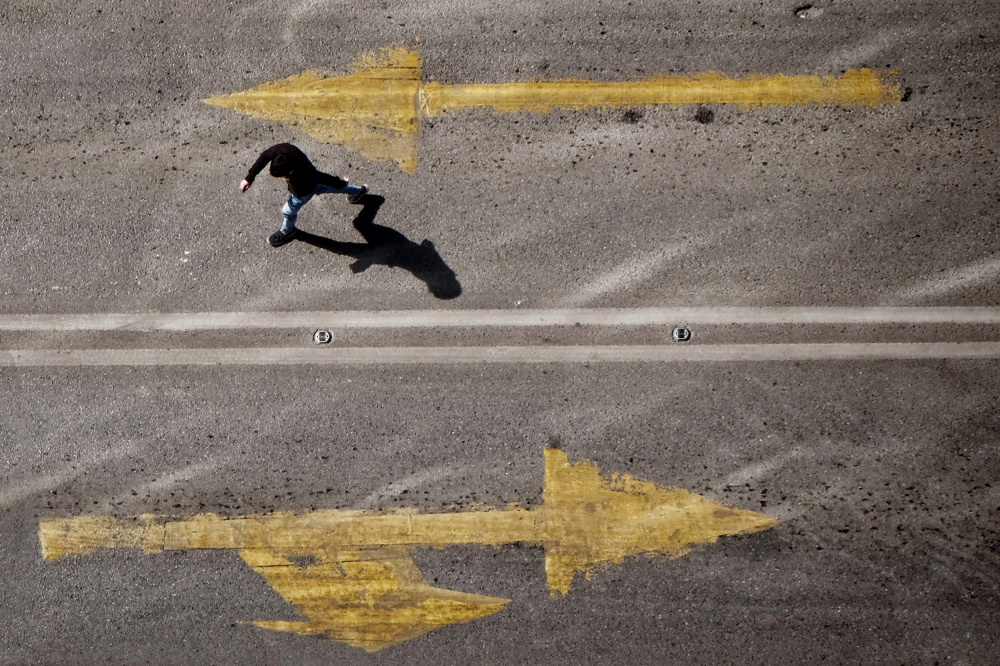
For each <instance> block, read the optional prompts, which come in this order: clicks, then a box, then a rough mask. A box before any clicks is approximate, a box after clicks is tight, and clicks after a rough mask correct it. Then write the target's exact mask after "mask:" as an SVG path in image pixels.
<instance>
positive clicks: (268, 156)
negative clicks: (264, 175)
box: [240, 146, 278, 192]
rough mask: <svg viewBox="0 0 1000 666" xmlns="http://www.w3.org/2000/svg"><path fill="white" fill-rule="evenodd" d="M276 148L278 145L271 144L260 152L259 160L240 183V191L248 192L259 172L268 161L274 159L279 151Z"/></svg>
mask: <svg viewBox="0 0 1000 666" xmlns="http://www.w3.org/2000/svg"><path fill="white" fill-rule="evenodd" d="M275 148H277V146H271V147H270V148H268V149H267V150H265V151H264V152H262V153H261V154H260V157H258V158H257V161H256V162H254V163H253V166H251V167H250V171H248V172H247V177H246V178H244V179H243V182H241V183H240V192H246V191H247V190H248V189H250V186H251V185H253V180H254V178H256V177H257V174H259V173H260V172H261V170H262V169H263V168H264V167H265V166H267V163H268V162H270V161H271V160H273V159H274V156H275V155H277V154H278V151H277V150H275Z"/></svg>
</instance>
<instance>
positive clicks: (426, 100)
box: [204, 47, 901, 173]
mask: <svg viewBox="0 0 1000 666" xmlns="http://www.w3.org/2000/svg"><path fill="white" fill-rule="evenodd" d="M897 77H898V75H897V74H896V73H895V72H888V73H887V72H876V71H873V70H870V69H860V70H853V69H852V70H849V71H847V72H845V73H844V74H842V75H841V76H838V77H834V76H787V75H784V74H777V75H774V76H763V75H752V76H748V77H745V78H730V77H728V76H724V75H722V74H717V73H715V72H708V73H705V74H698V75H695V76H655V77H651V78H647V79H644V80H641V81H584V80H581V79H564V80H561V81H532V82H519V83H502V84H463V85H444V84H441V83H427V84H424V83H421V63H420V55H419V54H418V53H417V52H416V51H411V50H408V49H406V48H402V47H397V48H390V49H386V50H384V51H383V52H382V53H381V54H369V55H367V56H365V57H363V58H362V59H361V60H359V61H358V62H356V63H355V64H354V73H353V74H349V75H347V76H335V77H326V76H324V75H323V74H319V73H317V72H305V73H303V74H299V75H296V76H291V77H289V78H287V79H283V80H281V81H275V82H272V83H265V84H264V85H261V86H259V87H257V88H253V89H251V90H244V91H243V92H237V93H233V94H231V95H221V96H218V97H211V98H209V99H206V100H204V101H205V102H206V103H208V104H212V105H214V106H220V107H223V108H228V109H233V110H235V111H239V112H240V113H246V114H248V115H251V116H254V117H257V118H263V119H265V120H271V121H275V122H280V123H286V124H289V125H295V126H298V127H301V128H302V129H303V130H305V131H306V132H308V133H309V134H310V135H312V136H313V137H314V138H316V139H319V140H320V141H324V142H327V143H336V144H341V145H344V146H346V147H348V148H350V149H351V150H354V151H356V152H359V153H361V154H362V155H365V156H366V157H368V158H370V159H373V160H376V161H390V160H395V161H396V162H398V163H399V166H400V167H401V168H402V169H403V171H406V172H407V173H413V172H414V171H416V168H417V137H418V135H419V133H420V128H421V123H422V120H423V117H424V116H437V115H441V114H443V113H447V112H449V111H454V110H458V109H470V108H491V109H494V110H495V111H498V112H501V113H509V112H513V111H531V112H535V113H548V112H550V111H552V110H553V109H556V108H570V109H585V108H590V107H630V106H647V105H657V104H669V105H678V104H736V105H738V106H740V107H744V108H749V107H755V106H767V105H772V104H777V105H803V104H818V105H838V106H869V107H873V108H874V107H878V106H882V105H884V104H898V103H899V102H900V100H901V94H900V84H899V82H898V81H897V80H896V79H897Z"/></svg>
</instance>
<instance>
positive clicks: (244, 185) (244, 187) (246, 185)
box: [240, 178, 251, 192]
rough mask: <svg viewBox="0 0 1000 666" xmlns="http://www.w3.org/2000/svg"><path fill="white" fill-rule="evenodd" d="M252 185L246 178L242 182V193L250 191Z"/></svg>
mask: <svg viewBox="0 0 1000 666" xmlns="http://www.w3.org/2000/svg"><path fill="white" fill-rule="evenodd" d="M250 185H251V183H250V181H249V180H247V179H246V178H244V179H243V180H242V181H241V182H240V192H246V191H247V190H249V189H250Z"/></svg>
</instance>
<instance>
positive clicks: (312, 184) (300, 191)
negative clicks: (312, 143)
mask: <svg viewBox="0 0 1000 666" xmlns="http://www.w3.org/2000/svg"><path fill="white" fill-rule="evenodd" d="M279 155H283V156H284V159H285V172H284V173H278V174H275V173H274V165H273V164H272V165H271V175H272V176H275V177H276V178H286V179H287V180H288V191H289V192H291V193H292V195H294V196H296V197H307V196H309V195H310V194H312V193H313V192H315V191H316V186H317V185H318V184H320V183H323V184H324V185H329V186H330V187H335V188H337V189H340V188H343V187H344V186H346V185H347V181H346V180H343V179H342V178H338V177H337V176H331V175H330V174H328V173H323V172H322V171H318V170H317V169H316V167H314V166H313V165H312V162H310V161H309V158H308V157H306V154H305V153H303V152H302V151H301V150H299V149H298V148H296V147H295V146H293V145H292V144H290V143H279V144H276V145H274V146H271V147H270V148H268V149H267V150H265V151H264V152H262V153H261V154H260V157H258V158H257V161H256V162H254V163H253V166H252V167H250V171H249V172H248V173H247V181H248V182H250V183H252V182H253V179H254V178H256V177H257V174H259V173H260V172H261V170H262V169H263V168H264V166H265V165H266V164H267V163H268V162H271V161H272V160H273V159H274V158H276V157H278V156H279ZM286 174H287V175H286Z"/></svg>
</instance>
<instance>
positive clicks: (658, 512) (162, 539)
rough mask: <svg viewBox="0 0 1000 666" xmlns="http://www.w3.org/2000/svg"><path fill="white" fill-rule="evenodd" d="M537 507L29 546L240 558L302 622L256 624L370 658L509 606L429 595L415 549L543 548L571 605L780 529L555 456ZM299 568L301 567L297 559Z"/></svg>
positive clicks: (163, 525)
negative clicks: (632, 574)
mask: <svg viewBox="0 0 1000 666" xmlns="http://www.w3.org/2000/svg"><path fill="white" fill-rule="evenodd" d="M543 498H544V502H543V504H542V506H540V507H536V508H533V509H531V510H525V509H521V508H518V507H516V506H513V507H510V508H508V509H506V510H502V511H500V510H474V511H469V512H465V513H443V514H421V513H417V512H415V511H405V512H400V513H393V514H373V513H369V512H363V511H338V510H332V509H330V510H319V511H312V512H309V513H303V514H295V513H278V514H270V515H258V516H244V517H239V518H222V517H219V516H217V515H215V514H202V515H198V516H195V517H193V518H190V519H173V518H169V517H162V516H154V515H143V516H136V517H133V518H115V517H79V518H59V519H45V520H42V521H41V523H40V525H39V539H40V541H41V544H42V554H43V556H44V558H45V559H47V560H55V559H58V558H60V557H64V556H67V555H83V554H88V553H92V552H95V551H96V550H98V549H101V548H122V547H132V548H142V549H144V550H145V551H146V552H150V553H152V552H159V551H162V550H189V549H235V550H238V551H239V552H240V555H241V556H242V557H243V559H244V560H245V561H246V562H247V564H249V565H250V566H251V567H253V568H254V570H256V571H257V572H259V573H260V574H262V575H263V576H264V577H265V579H266V580H267V582H268V583H269V584H270V585H271V586H272V587H274V589H276V590H277V591H278V592H279V593H280V594H281V595H282V596H283V597H284V598H285V599H286V600H287V601H289V602H290V603H293V604H295V605H296V606H298V607H299V608H300V609H301V610H302V612H303V613H304V614H305V616H306V617H307V618H308V621H304V622H265V621H258V622H255V623H254V624H256V625H257V626H260V627H263V628H267V629H276V630H281V631H293V632H296V633H299V634H302V635H311V634H321V635H325V636H327V637H328V638H331V639H333V640H337V641H342V642H344V643H347V644H348V645H353V646H356V647H361V648H364V649H366V650H369V651H375V650H380V649H382V648H384V647H387V646H389V645H393V644H395V643H399V642H401V641H404V640H408V639H409V638H413V637H415V636H418V635H420V634H423V633H426V632H427V631H431V630H433V629H436V628H438V627H442V626H445V625H448V624H453V623H456V622H466V621H468V620H471V619H475V618H477V617H482V616H485V615H489V614H492V613H495V612H497V611H499V610H501V609H502V608H503V607H504V605H505V604H506V603H507V602H508V601H509V599H500V598H497V597H486V596H482V595H477V594H469V593H465V592H457V591H454V590H444V589H440V588H434V587H431V586H430V585H429V584H428V583H427V581H426V580H425V579H424V577H423V576H422V575H421V574H420V572H419V571H418V570H417V568H416V566H415V565H414V564H413V562H412V560H411V559H410V556H409V553H410V551H412V549H414V548H417V547H431V548H444V547H447V546H452V545H456V544H481V545H490V546H499V545H501V544H505V543H513V542H530V543H537V544H541V545H542V546H544V547H545V571H546V575H547V577H548V583H549V589H550V592H551V593H552V594H553V595H554V594H556V593H560V592H561V593H562V594H566V593H568V592H569V589H570V586H571V584H572V582H573V578H574V576H575V575H576V573H578V572H583V573H584V574H585V575H586V576H587V577H588V578H589V577H590V576H591V575H593V574H594V573H596V572H597V571H598V570H599V569H601V568H603V567H607V566H610V565H613V564H621V563H622V562H623V561H624V559H625V558H626V557H628V556H631V555H637V554H640V553H647V554H660V555H664V556H666V557H668V558H676V557H680V556H682V555H685V554H687V553H688V552H690V551H691V549H692V548H694V547H695V546H698V545H702V544H710V543H714V542H715V541H716V540H717V539H718V538H719V537H721V536H727V535H734V534H743V533H748V532H756V531H759V530H763V529H767V528H768V527H771V526H773V525H774V524H775V523H776V522H777V521H776V520H774V519H773V518H769V517H768V516H765V515H762V514H759V513H755V512H753V511H746V510H742V509H734V508H731V507H726V506H724V505H722V504H719V503H717V502H713V501H711V500H708V499H706V498H704V497H702V496H700V495H696V494H694V493H691V492H688V491H686V490H680V489H677V488H662V487H659V486H656V485H655V484H653V483H649V482H645V481H638V480H636V479H634V478H632V477H631V476H629V475H627V474H616V475H615V476H614V477H612V478H611V479H610V480H608V481H606V480H604V479H602V478H601V475H600V471H599V470H598V468H597V467H596V466H594V465H592V464H589V463H577V464H570V463H569V461H568V459H567V457H566V455H565V454H564V453H563V452H561V451H559V450H556V449H547V450H546V452H545V491H544V495H543ZM301 558H305V559H307V560H308V561H305V562H303V561H297V560H300V559H301Z"/></svg>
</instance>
